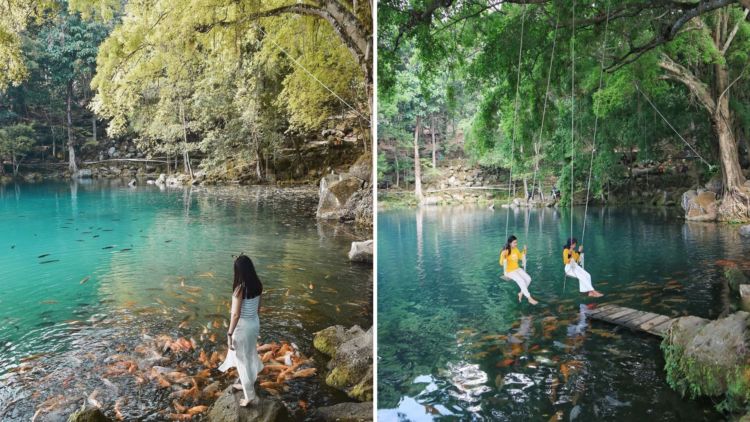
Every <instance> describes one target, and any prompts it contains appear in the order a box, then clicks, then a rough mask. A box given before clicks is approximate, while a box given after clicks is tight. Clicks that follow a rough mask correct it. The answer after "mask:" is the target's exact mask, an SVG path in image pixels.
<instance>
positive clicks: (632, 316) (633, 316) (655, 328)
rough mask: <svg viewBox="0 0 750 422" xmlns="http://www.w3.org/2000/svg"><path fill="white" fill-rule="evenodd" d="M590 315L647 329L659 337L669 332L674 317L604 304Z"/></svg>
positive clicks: (636, 328)
mask: <svg viewBox="0 0 750 422" xmlns="http://www.w3.org/2000/svg"><path fill="white" fill-rule="evenodd" d="M587 314H588V316H589V317H591V318H593V319H598V320H600V321H605V322H609V323H610V324H615V325H622V326H623V327H628V328H631V329H633V330H637V331H645V332H647V333H649V334H653V335H656V336H659V337H664V336H665V335H666V334H667V328H669V324H670V323H671V322H672V318H670V317H668V316H665V315H659V314H655V313H652V312H643V311H639V310H637V309H631V308H626V307H624V306H618V305H612V304H603V305H601V306H598V307H597V308H596V309H593V310H591V311H589V312H587Z"/></svg>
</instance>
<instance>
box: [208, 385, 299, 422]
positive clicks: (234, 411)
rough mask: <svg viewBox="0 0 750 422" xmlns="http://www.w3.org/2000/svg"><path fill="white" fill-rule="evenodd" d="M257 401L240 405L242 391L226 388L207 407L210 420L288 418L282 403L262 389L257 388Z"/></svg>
mask: <svg viewBox="0 0 750 422" xmlns="http://www.w3.org/2000/svg"><path fill="white" fill-rule="evenodd" d="M256 392H257V393H258V400H259V402H258V403H253V404H251V405H250V406H248V407H241V406H240V399H242V398H243V397H244V395H243V393H242V391H232V387H229V388H227V389H226V390H224V392H223V393H222V394H221V396H219V399H218V400H216V402H215V403H214V404H213V405H212V406H211V408H210V409H208V420H209V421H210V422H249V421H258V422H274V421H277V420H288V419H289V415H288V412H287V409H286V407H285V406H284V404H283V403H282V402H281V401H280V400H278V399H275V398H273V397H272V396H269V395H267V394H266V393H265V392H264V391H263V390H257V389H256Z"/></svg>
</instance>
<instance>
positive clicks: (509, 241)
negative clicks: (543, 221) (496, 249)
mask: <svg viewBox="0 0 750 422" xmlns="http://www.w3.org/2000/svg"><path fill="white" fill-rule="evenodd" d="M514 240H518V238H517V237H515V236H513V235H510V237H509V238H508V241H507V242H505V246H503V249H504V250H506V251H508V255H510V244H511V243H513V241H514Z"/></svg>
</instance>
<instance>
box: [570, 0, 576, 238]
mask: <svg viewBox="0 0 750 422" xmlns="http://www.w3.org/2000/svg"><path fill="white" fill-rule="evenodd" d="M575 49H576V2H575V0H574V1H573V33H572V34H571V37H570V61H571V72H570V238H571V239H572V238H573V202H574V201H573V193H574V191H573V188H574V184H573V183H574V180H575V177H574V174H573V165H574V163H575V154H576V152H575V148H574V144H573V140H574V138H575V110H576V96H575V84H576V54H575V51H576V50H575Z"/></svg>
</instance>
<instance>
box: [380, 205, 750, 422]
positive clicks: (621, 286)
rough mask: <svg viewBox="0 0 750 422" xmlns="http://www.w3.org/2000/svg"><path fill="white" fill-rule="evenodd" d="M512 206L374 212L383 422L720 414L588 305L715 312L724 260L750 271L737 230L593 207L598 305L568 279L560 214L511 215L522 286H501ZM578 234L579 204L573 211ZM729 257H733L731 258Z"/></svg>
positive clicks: (590, 244) (650, 346)
mask: <svg viewBox="0 0 750 422" xmlns="http://www.w3.org/2000/svg"><path fill="white" fill-rule="evenodd" d="M507 213H508V211H507V210H504V209H501V210H497V211H490V210H487V209H485V208H478V207H473V206H458V207H435V208H432V207H426V208H424V209H423V210H419V211H417V210H408V211H389V212H382V213H379V214H378V409H379V410H378V417H379V419H381V420H432V419H436V418H441V417H447V418H449V419H453V418H459V419H468V420H566V421H567V420H604V419H606V420H639V419H640V420H664V421H689V420H694V421H703V420H721V419H723V417H722V415H721V414H719V413H717V412H716V411H715V410H714V409H713V404H712V403H711V402H710V400H690V399H683V398H681V397H680V396H679V394H678V393H676V392H674V391H672V390H671V389H670V388H669V386H668V385H667V384H666V381H665V374H664V371H663V366H664V360H663V357H662V353H661V351H660V349H659V343H660V340H659V339H658V338H656V337H652V336H649V335H646V334H640V333H634V332H632V331H630V330H628V329H623V328H618V327H615V326H612V325H608V324H605V323H602V322H595V321H594V322H592V321H587V319H586V318H585V315H584V311H585V309H586V307H588V306H595V304H596V303H604V302H608V303H618V304H621V305H623V306H630V307H634V308H637V309H639V310H646V311H652V312H657V313H662V314H666V315H672V316H679V315H686V314H691V315H697V316H700V317H704V318H716V317H717V316H718V315H719V314H720V313H721V312H722V311H723V310H724V309H725V307H726V306H728V305H729V303H728V300H727V298H726V292H724V291H723V289H722V288H721V284H720V283H719V281H720V280H721V278H722V274H723V269H724V266H725V265H727V264H730V265H732V264H733V263H734V264H737V265H740V266H741V267H743V268H745V269H748V268H750V245H748V244H747V242H745V244H744V245H743V243H742V242H741V240H740V239H739V237H738V235H737V229H736V227H726V226H718V225H712V224H695V223H685V222H684V221H681V220H679V219H676V218H674V216H670V215H669V214H668V213H667V212H665V211H663V210H655V209H611V208H606V209H589V215H588V219H587V223H586V237H585V239H584V245H585V247H584V249H585V251H586V269H587V270H588V271H589V272H591V273H592V276H593V282H594V286H595V288H597V289H599V290H600V291H602V292H603V293H605V297H604V298H602V299H589V298H586V297H584V296H581V295H580V294H579V293H578V286H577V282H576V281H574V280H573V281H572V279H568V280H567V281H565V282H564V277H563V268H562V262H561V261H562V259H561V254H562V245H563V244H564V242H565V239H566V238H567V237H568V236H569V235H570V213H569V211H568V210H566V211H562V210H561V211H557V210H553V209H541V210H530V211H526V210H517V211H510V213H511V214H510V216H509V217H510V219H509V234H515V235H516V236H518V237H519V239H520V240H519V245H520V247H523V245H525V244H527V245H528V248H529V261H528V268H527V270H528V272H529V274H530V275H531V277H532V283H531V286H530V291H531V293H532V295H533V296H534V297H535V298H536V299H537V300H539V301H540V304H539V305H537V306H531V305H529V304H528V303H527V302H525V301H524V303H522V304H519V303H518V301H517V296H516V294H517V293H518V287H517V286H516V285H515V283H511V282H506V281H504V280H502V279H500V278H499V276H500V274H501V269H500V267H499V266H498V263H497V260H498V252H499V249H500V247H501V246H502V244H503V243H504V239H505V238H506V228H505V227H506V216H507V215H508V214H507ZM573 217H574V225H575V227H576V231H577V232H576V233H575V234H576V235H577V237H579V239H580V230H581V223H582V222H583V209H580V210H579V209H576V210H574V213H573ZM725 260H733V262H732V263H729V262H727V261H725Z"/></svg>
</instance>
